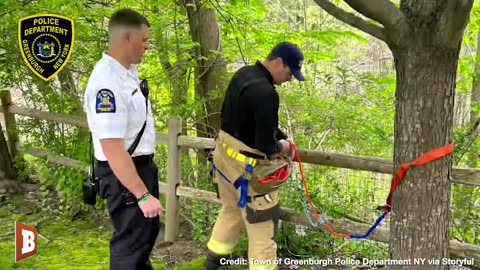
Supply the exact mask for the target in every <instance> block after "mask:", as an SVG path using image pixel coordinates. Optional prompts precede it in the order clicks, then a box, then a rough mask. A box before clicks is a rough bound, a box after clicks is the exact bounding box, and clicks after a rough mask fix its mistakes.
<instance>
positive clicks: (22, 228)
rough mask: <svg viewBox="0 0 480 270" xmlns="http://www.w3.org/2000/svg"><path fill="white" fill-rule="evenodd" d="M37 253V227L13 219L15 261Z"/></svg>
mask: <svg viewBox="0 0 480 270" xmlns="http://www.w3.org/2000/svg"><path fill="white" fill-rule="evenodd" d="M35 254H37V229H35V228H34V227H31V226H28V225H25V224H23V223H20V222H17V221H15V262H19V261H21V260H23V259H26V258H28V257H31V256H33V255H35Z"/></svg>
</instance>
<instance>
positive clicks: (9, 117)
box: [0, 90, 19, 160]
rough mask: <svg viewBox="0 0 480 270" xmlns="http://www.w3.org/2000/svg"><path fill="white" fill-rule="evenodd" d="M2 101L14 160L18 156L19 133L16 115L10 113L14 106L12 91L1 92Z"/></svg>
mask: <svg viewBox="0 0 480 270" xmlns="http://www.w3.org/2000/svg"><path fill="white" fill-rule="evenodd" d="M0 99H1V102H2V107H3V115H4V117H5V129H6V131H7V139H8V145H9V148H10V154H11V157H12V160H13V159H15V157H16V156H17V154H18V151H19V145H18V131H17V123H16V121H15V114H13V113H11V112H10V106H11V105H12V96H11V95H10V91H9V90H1V91H0Z"/></svg>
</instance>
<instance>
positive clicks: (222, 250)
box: [207, 238, 235, 255]
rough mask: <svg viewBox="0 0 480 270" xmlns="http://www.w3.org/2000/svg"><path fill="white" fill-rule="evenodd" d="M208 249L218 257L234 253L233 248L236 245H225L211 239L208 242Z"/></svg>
mask: <svg viewBox="0 0 480 270" xmlns="http://www.w3.org/2000/svg"><path fill="white" fill-rule="evenodd" d="M207 247H208V249H209V250H211V251H212V252H213V253H215V254H218V255H228V254H230V253H232V251H233V248H234V247H235V245H232V244H224V243H221V242H219V241H217V240H215V239H213V238H210V240H209V241H208V244H207Z"/></svg>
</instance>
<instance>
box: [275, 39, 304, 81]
mask: <svg viewBox="0 0 480 270" xmlns="http://www.w3.org/2000/svg"><path fill="white" fill-rule="evenodd" d="M271 54H273V55H275V56H278V57H280V58H282V60H283V62H284V63H285V64H286V65H287V66H288V67H289V68H290V71H291V72H292V74H293V76H294V77H295V78H296V79H297V80H299V81H305V77H304V76H303V74H302V72H301V69H302V62H303V58H304V57H303V53H302V51H301V50H300V48H299V47H298V46H297V45H296V44H293V43H291V42H287V41H284V42H280V43H279V44H277V46H275V48H273V49H272V52H271Z"/></svg>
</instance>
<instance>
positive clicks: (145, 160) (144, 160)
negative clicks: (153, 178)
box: [96, 154, 154, 167]
mask: <svg viewBox="0 0 480 270" xmlns="http://www.w3.org/2000/svg"><path fill="white" fill-rule="evenodd" d="M153 157H154V155H153V154H151V155H144V156H136V157H132V160H133V163H134V164H135V167H140V166H145V165H148V164H150V162H152V161H153ZM96 164H97V166H99V167H109V165H108V161H102V160H96Z"/></svg>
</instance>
